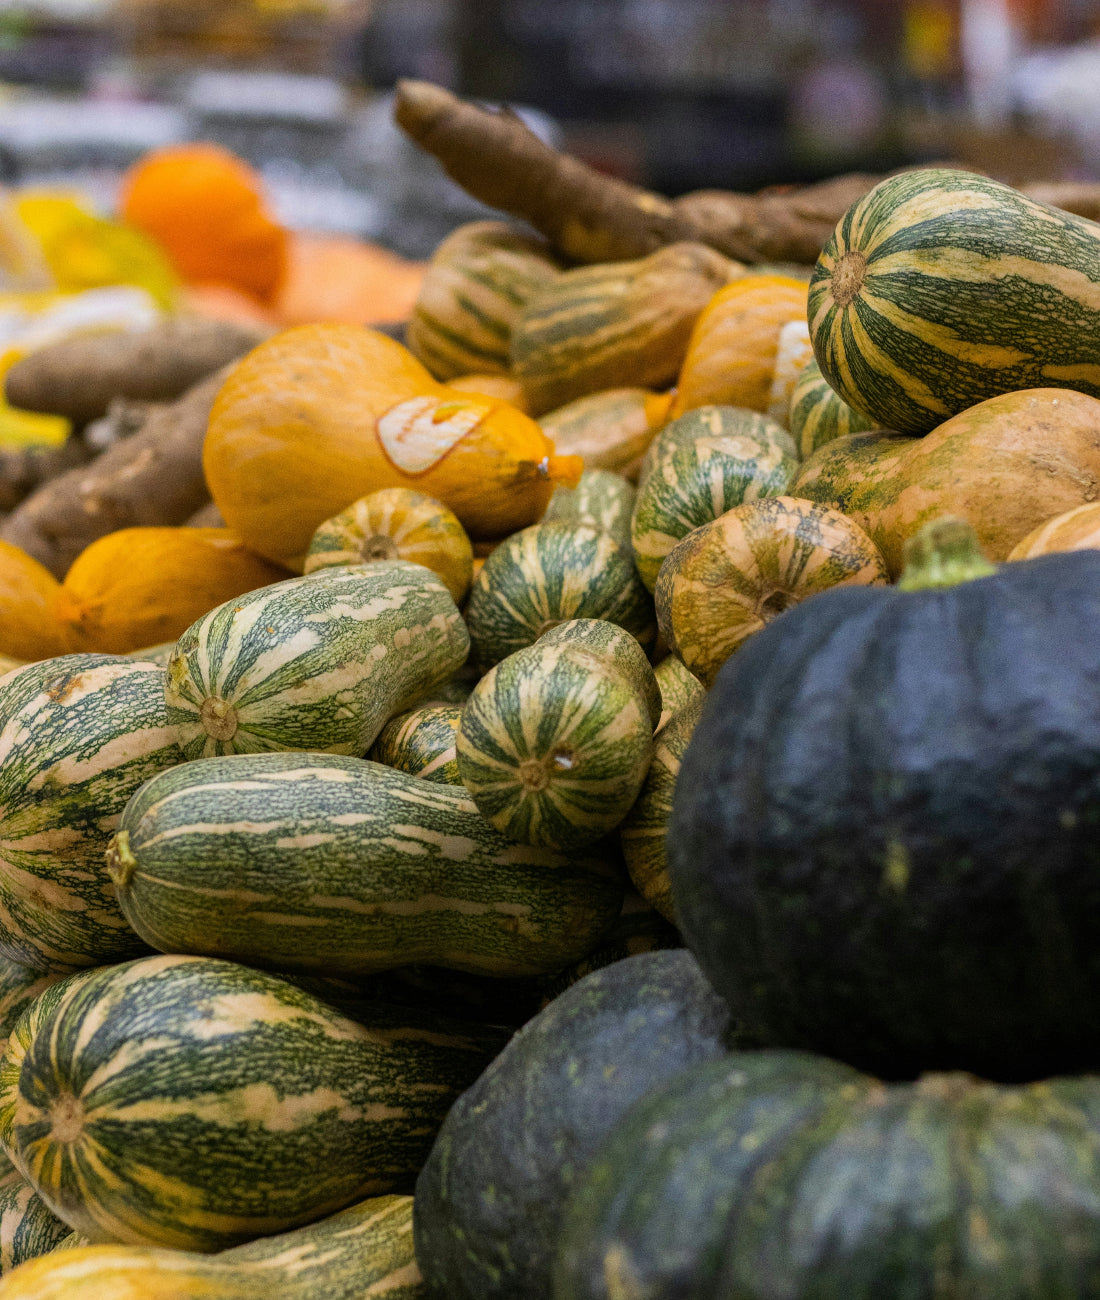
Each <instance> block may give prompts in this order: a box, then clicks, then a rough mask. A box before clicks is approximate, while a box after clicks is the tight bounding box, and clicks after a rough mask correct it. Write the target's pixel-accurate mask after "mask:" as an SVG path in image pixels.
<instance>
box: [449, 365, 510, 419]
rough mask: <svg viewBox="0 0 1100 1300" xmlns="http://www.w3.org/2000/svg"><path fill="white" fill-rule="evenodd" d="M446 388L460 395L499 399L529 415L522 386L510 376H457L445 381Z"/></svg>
mask: <svg viewBox="0 0 1100 1300" xmlns="http://www.w3.org/2000/svg"><path fill="white" fill-rule="evenodd" d="M447 387H448V388H454V389H456V390H457V391H458V392H460V393H476V394H477V395H478V396H479V397H499V398H500V399H501V400H502V401H505V402H511V403H512V405H513V406H514V407H515V408H516V410H517V411H522V412H523V413H524V415H530V414H531V412H530V410H529V409H528V407H527V399H526V397H525V396H524V393H523V385H522V384H521V383H520V382H519V380H518V379H513V378H512V376H511V375H458V376H457V377H456V378H454V379H448V380H447Z"/></svg>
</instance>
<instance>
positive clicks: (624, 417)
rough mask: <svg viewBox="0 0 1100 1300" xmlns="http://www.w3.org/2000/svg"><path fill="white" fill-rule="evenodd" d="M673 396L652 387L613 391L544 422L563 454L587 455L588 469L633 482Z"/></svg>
mask: <svg viewBox="0 0 1100 1300" xmlns="http://www.w3.org/2000/svg"><path fill="white" fill-rule="evenodd" d="M672 398H673V394H672V393H654V392H651V391H650V390H649V389H647V388H609V389H605V390H604V391H603V392H600V393H590V394H589V395H588V396H587V397H578V398H577V400H576V401H575V402H567V403H566V404H565V406H561V407H559V408H558V409H557V410H556V411H548V412H547V414H545V415H544V416H542V417H541V419H540V420H539V424H540V426H541V427H542V431H543V433H545V434H546V436H547V437H548V438H549V439H550V441H551V442H552V443H553V444H554V447H555V448H556V449H557V452H558V455H559V456H566V455H571V456H583V457H584V463H585V467H586V468H587V469H589V470H593V469H609V470H613V471H614V472H615V473H616V474H622V475H623V476H624V477H625V478H627V479H630V480H634V479H636V478H637V477H638V467H639V464H640V462H641V458H642V457H643V456H644V455H645V453H646V450H647V449H648V447H649V445H650V443H651V442H652V441H653V437H654V435H655V434H656V433H657V431H658V430H659V429H660V428H661V426H662V425H663V424H664V422H665V420H666V419H667V418H668V411H669V407H670V406H671V405H672Z"/></svg>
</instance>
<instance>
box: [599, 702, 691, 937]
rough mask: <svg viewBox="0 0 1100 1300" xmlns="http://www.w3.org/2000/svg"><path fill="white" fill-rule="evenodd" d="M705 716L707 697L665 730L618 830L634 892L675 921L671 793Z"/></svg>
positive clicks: (684, 710)
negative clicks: (669, 845) (668, 843)
mask: <svg viewBox="0 0 1100 1300" xmlns="http://www.w3.org/2000/svg"><path fill="white" fill-rule="evenodd" d="M702 713H703V699H702V696H701V695H700V698H699V699H696V700H694V701H692V702H691V703H689V704H685V705H684V707H683V708H681V709H680V710H679V711H678V712H677V713H675V714H673V716H672V718H671V720H670V721H669V722H668V723H667V724H666V725H665V726H664V727H662V728H661V731H660V733H659V734H658V735H657V737H656V740H655V746H654V750H653V762H652V763H651V764H650V765H649V772H648V774H647V775H646V781H645V785H644V786H643V787H642V791H641V793H640V794H639V795H638V798H637V800H636V802H635V804H634V806H633V808H631V810H630V812H629V813H627V815H626V818H625V819H624V821H623V822H622V824H621V825H620V827H619V840H620V843H621V844H622V849H623V860H624V861H625V862H626V869H627V871H628V872H629V873H630V879H631V880H632V881H633V882H634V888H635V889H636V890H637V891H638V893H639V894H641V896H642V897H643V898H644V899H645V901H646V902H647V903H648V904H649V905H650V907H653V908H655V909H656V910H657V911H658V912H660V914H661V915H662V916H663V917H665V919H666V920H668V921H671V922H672V923H673V924H675V923H676V908H675V904H674V902H673V898H672V885H671V883H670V881H669V878H668V849H667V847H666V845H665V836H666V834H667V832H668V819H669V817H670V816H671V815H672V795H673V791H674V790H675V789H676V778H677V776H678V775H679V774H680V763H681V761H682V760H683V757H684V753H685V751H686V750H687V747H688V742H689V741H690V740H691V736H692V733H693V732H694V730H695V728H696V726H697V725H698V722H699V719H700V717H701V716H702Z"/></svg>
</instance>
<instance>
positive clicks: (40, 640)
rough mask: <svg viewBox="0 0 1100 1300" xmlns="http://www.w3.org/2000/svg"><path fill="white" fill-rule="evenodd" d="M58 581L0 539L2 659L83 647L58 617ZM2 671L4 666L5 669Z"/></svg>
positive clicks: (36, 656)
mask: <svg viewBox="0 0 1100 1300" xmlns="http://www.w3.org/2000/svg"><path fill="white" fill-rule="evenodd" d="M60 595H61V584H60V583H59V582H58V581H57V579H56V578H55V577H54V575H53V574H52V573H51V572H50V571H49V569H47V568H46V566H45V565H44V564H40V563H39V561H38V560H36V559H35V558H34V557H33V556H31V555H28V554H27V552H26V551H24V550H23V549H22V548H21V547H19V546H13V545H12V544H11V542H2V541H0V653H2V654H3V655H4V658H5V662H7V661H8V659H11V660H12V661H13V662H16V661H19V662H28V661H31V660H35V659H46V658H49V657H50V656H51V655H63V654H69V653H70V652H72V651H75V650H80V649H83V648H84V647H83V643H82V642H81V641H80V640H79V639H78V638H77V637H76V635H75V634H74V632H73V630H72V628H71V627H69V626H68V625H67V624H64V623H62V622H61V621H60V620H59V618H58V609H57V605H58V600H59V598H60ZM5 671H6V669H5Z"/></svg>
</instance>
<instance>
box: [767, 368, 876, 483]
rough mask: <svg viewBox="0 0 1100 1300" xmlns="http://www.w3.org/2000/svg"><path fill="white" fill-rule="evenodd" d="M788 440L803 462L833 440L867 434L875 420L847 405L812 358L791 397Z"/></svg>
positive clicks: (803, 370) (873, 425) (799, 377)
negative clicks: (795, 447)
mask: <svg viewBox="0 0 1100 1300" xmlns="http://www.w3.org/2000/svg"><path fill="white" fill-rule="evenodd" d="M788 422H789V424H790V429H791V437H792V438H793V439H794V440H795V445H796V446H797V447H798V454H799V455H800V456H801V457H802V459H803V460H805V459H806V457H807V456H812V455H813V453H814V452H815V451H817V449H818V447H824V446H825V444H826V443H827V442H832V440H833V439H834V438H843V437H844V436H845V435H846V434H849V433H866V432H868V431H869V430H871V429H873V428H874V427H875V422H874V420H872V419H870V417H869V416H866V415H864V414H862V412H860V411H857V410H856V409H855V408H854V407H851V406H849V405H848V403H847V402H846V401H845V400H844V398H843V397H841V395H840V394H839V393H838V392H837V391H836V390H835V389H834V388H833V387H832V385H831V384H830V383H829V381H828V380H827V379H826V378H825V376H824V375H823V374H822V373H821V367H820V366H819V365H818V364H817V358H816V357H813V358H811V359H810V360H809V361H808V362H807V363H806V365H805V366H804V367H803V369H802V373H801V374H800V375H799V376H798V382H797V383H796V384H795V386H794V391H793V392H792V393H791V408H790V416H789V421H788Z"/></svg>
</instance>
